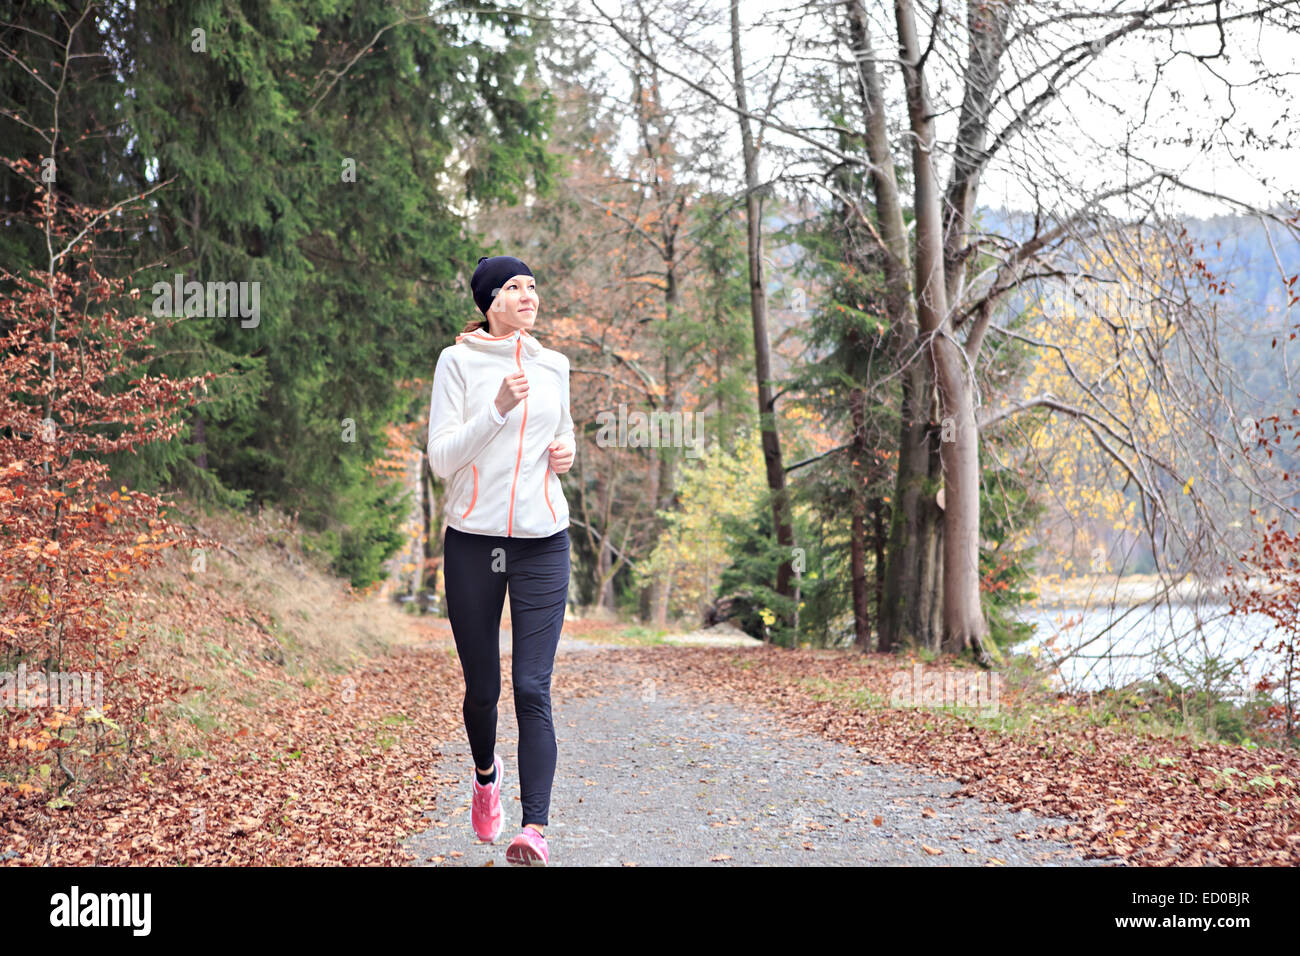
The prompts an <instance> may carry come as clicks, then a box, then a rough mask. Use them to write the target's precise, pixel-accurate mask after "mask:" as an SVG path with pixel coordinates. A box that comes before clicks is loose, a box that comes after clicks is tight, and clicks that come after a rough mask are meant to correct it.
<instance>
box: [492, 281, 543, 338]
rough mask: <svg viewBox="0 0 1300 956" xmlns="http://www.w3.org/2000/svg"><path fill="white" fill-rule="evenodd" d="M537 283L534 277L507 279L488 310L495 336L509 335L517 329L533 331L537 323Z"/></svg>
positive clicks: (538, 302)
mask: <svg viewBox="0 0 1300 956" xmlns="http://www.w3.org/2000/svg"><path fill="white" fill-rule="evenodd" d="M539 305H540V301H539V300H538V298H537V282H536V280H534V279H533V277H532V276H528V275H518V276H513V277H511V278H510V279H507V280H506V282H505V285H503V286H502V287H501V291H500V292H499V293H497V297H496V299H495V301H493V303H492V305H491V307H489V309H488V318H489V319H491V322H490V325H491V326H493V327H495V330H496V331H495V332H493V333H492V334H494V335H509V334H510V333H511V332H513V331H515V329H528V330H529V331H531V330H532V328H533V325H534V323H535V322H536V321H537V307H538V306H539Z"/></svg>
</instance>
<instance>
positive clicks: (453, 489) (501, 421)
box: [428, 329, 576, 538]
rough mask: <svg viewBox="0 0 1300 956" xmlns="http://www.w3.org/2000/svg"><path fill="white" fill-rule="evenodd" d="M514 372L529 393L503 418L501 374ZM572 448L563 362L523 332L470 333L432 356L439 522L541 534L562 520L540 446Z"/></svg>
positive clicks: (559, 491)
mask: <svg viewBox="0 0 1300 956" xmlns="http://www.w3.org/2000/svg"><path fill="white" fill-rule="evenodd" d="M521 369H522V370H523V372H524V373H525V374H526V376H527V378H528V397H527V398H525V399H524V400H523V401H522V402H520V403H519V404H518V405H516V406H515V407H514V408H512V409H510V411H509V412H507V413H506V415H505V417H504V418H502V417H501V416H500V415H499V414H498V413H497V410H496V404H495V401H494V400H495V399H496V396H497V392H498V391H500V389H501V379H503V378H504V377H505V376H506V375H508V374H510V373H511V372H516V371H519V370H521ZM556 440H559V441H561V442H563V443H564V444H566V445H568V446H569V448H570V449H575V450H576V441H575V438H574V431H573V418H572V416H571V415H570V413H569V359H568V356H566V355H565V354H564V353H563V352H557V351H555V350H554V349H548V348H545V347H544V346H543V345H542V344H541V343H540V342H538V341H537V339H536V338H535V337H534V336H533V335H532V334H531V333H530V332H528V331H526V330H523V329H516V330H515V331H513V332H510V333H508V334H506V335H501V336H492V335H489V334H488V333H487V331H486V330H484V329H475V330H474V331H472V332H464V333H461V334H460V335H458V336H456V342H455V344H454V345H449V346H447V347H446V348H445V349H443V350H442V352H441V353H440V354H439V355H438V366H437V369H436V370H435V371H434V373H433V395H432V399H431V401H430V405H429V446H428V454H429V466H430V467H431V468H432V469H433V473H434V474H435V475H437V476H438V477H439V478H442V479H444V480H448V479H450V480H449V481H448V484H447V495H446V503H445V505H444V507H443V516H444V521H445V523H446V525H447V526H448V527H452V528H455V529H456V530H458V531H464V532H468V533H471V534H489V535H497V536H502V537H512V538H545V537H547V536H549V535H552V534H555V533H556V532H557V531H559V530H561V529H562V528H567V527H568V526H569V503H568V501H567V500H565V497H564V489H563V488H561V486H560V478H559V476H558V475H556V474H555V473H554V472H553V471H551V462H550V452H549V451H548V450H547V446H548V445H549V444H550V443H551V442H552V441H556Z"/></svg>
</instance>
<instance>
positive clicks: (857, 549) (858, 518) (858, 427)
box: [849, 336, 871, 654]
mask: <svg viewBox="0 0 1300 956" xmlns="http://www.w3.org/2000/svg"><path fill="white" fill-rule="evenodd" d="M854 339H856V336H850V340H851V341H852V340H854ZM865 404H866V395H865V394H864V392H863V390H862V389H860V388H855V389H853V392H852V394H851V395H850V396H849V405H850V408H851V414H852V421H853V454H852V457H851V459H850V461H853V462H856V463H857V464H856V465H854V466H853V471H852V472H851V475H852V477H851V479H850V482H849V494H850V495H851V496H852V497H851V499H850V500H851V505H850V508H851V512H850V513H851V514H852V525H851V528H850V530H849V554H850V563H851V566H852V582H851V588H852V594H853V646H854V647H856V648H857V649H858V650H859V651H861V652H862V653H864V654H865V653H867V652H868V651H870V650H871V598H870V594H869V592H868V590H867V516H866V512H867V500H866V484H867V471H868V469H869V466H868V464H867V448H866V442H865V440H864V435H865V432H866V427H867V426H866V409H865V407H864V406H865Z"/></svg>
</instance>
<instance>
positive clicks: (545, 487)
mask: <svg viewBox="0 0 1300 956" xmlns="http://www.w3.org/2000/svg"><path fill="white" fill-rule="evenodd" d="M542 494H543V495H544V496H545V497H546V507H548V508H550V509H551V520H552V521H558V520H559V519H558V518H557V517H556V516H555V506H554V505H552V504H551V466H550V465H547V466H546V477H545V478H543V479H542Z"/></svg>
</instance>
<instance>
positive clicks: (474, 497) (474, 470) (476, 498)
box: [461, 465, 478, 518]
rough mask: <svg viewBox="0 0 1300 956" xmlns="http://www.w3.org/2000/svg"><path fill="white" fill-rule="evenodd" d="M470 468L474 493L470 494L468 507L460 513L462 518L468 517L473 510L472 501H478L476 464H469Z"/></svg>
mask: <svg viewBox="0 0 1300 956" xmlns="http://www.w3.org/2000/svg"><path fill="white" fill-rule="evenodd" d="M470 468H471V469H472V470H473V472H474V494H472V495H471V496H470V499H469V507H468V508H466V509H465V513H464V514H463V515H461V517H462V518H468V517H469V513H470V512H471V511H473V510H474V502H476V501H478V465H470Z"/></svg>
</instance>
